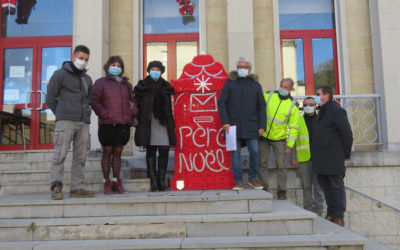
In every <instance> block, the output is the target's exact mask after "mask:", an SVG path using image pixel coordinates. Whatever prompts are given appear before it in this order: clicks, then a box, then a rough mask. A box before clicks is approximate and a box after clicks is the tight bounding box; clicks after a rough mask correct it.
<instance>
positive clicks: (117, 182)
mask: <svg viewBox="0 0 400 250" xmlns="http://www.w3.org/2000/svg"><path fill="white" fill-rule="evenodd" d="M111 187H112V191H113V192H114V193H118V194H126V193H128V191H126V190H125V189H124V188H123V187H122V180H121V179H119V178H118V179H117V178H113V181H112V184H111Z"/></svg>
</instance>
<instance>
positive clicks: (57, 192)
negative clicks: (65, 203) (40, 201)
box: [51, 181, 64, 200]
mask: <svg viewBox="0 0 400 250" xmlns="http://www.w3.org/2000/svg"><path fill="white" fill-rule="evenodd" d="M51 199H52V200H62V199H64V196H63V193H62V183H61V182H59V181H56V182H54V183H53V184H52V185H51Z"/></svg>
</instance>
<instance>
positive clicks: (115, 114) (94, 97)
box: [90, 77, 139, 125]
mask: <svg viewBox="0 0 400 250" xmlns="http://www.w3.org/2000/svg"><path fill="white" fill-rule="evenodd" d="M130 102H132V103H134V105H133V108H132V109H131V104H130ZM90 105H91V106H92V109H93V111H94V112H95V113H96V115H97V116H98V117H99V125H101V124H132V121H133V117H136V116H137V115H138V113H139V112H138V108H137V105H136V101H135V98H134V95H133V90H132V85H131V84H130V83H129V82H128V80H127V79H126V78H125V79H124V81H122V83H121V84H118V83H117V82H116V81H114V80H111V79H109V78H108V77H102V78H100V79H98V80H97V81H96V82H95V83H94V85H93V89H92V93H91V97H90Z"/></svg>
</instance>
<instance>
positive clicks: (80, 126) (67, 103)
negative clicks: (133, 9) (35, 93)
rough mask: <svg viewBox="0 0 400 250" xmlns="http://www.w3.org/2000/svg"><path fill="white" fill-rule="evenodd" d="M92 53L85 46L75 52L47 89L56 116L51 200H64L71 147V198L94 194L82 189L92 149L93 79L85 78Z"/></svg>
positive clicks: (51, 79) (51, 171) (80, 46)
mask: <svg viewBox="0 0 400 250" xmlns="http://www.w3.org/2000/svg"><path fill="white" fill-rule="evenodd" d="M89 56H90V51H89V49H88V48H87V47H86V46H84V45H78V46H76V47H75V49H74V55H73V61H67V62H64V63H63V65H62V67H61V69H59V70H56V71H55V72H54V74H53V76H52V77H51V78H50V82H49V85H48V86H47V94H46V103H47V105H48V106H49V107H50V109H51V111H52V112H53V113H54V114H55V116H56V124H55V128H54V137H53V144H54V155H53V161H52V164H51V170H50V188H51V190H52V194H51V199H53V200H62V199H63V194H62V187H63V184H62V181H63V176H64V161H65V158H66V156H67V153H68V150H69V148H70V146H71V143H73V144H72V150H73V151H72V154H73V155H72V165H71V191H70V194H69V197H71V198H89V197H93V196H94V195H95V193H94V192H92V191H89V190H86V189H84V188H83V185H84V182H85V175H84V166H85V162H86V154H87V151H88V150H89V148H90V134H89V124H90V114H91V108H90V105H89V96H90V92H91V90H92V86H93V84H92V79H91V78H90V76H89V75H87V74H86V67H87V63H88V61H89Z"/></svg>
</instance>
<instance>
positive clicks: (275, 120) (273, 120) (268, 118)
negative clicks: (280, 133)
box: [267, 115, 286, 125]
mask: <svg viewBox="0 0 400 250" xmlns="http://www.w3.org/2000/svg"><path fill="white" fill-rule="evenodd" d="M267 120H270V121H271V122H273V123H277V124H279V125H286V122H281V121H279V120H277V119H276V118H275V119H273V118H272V117H271V116H268V115H267Z"/></svg>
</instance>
